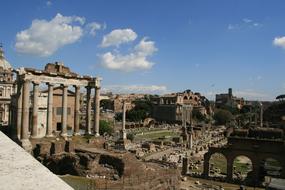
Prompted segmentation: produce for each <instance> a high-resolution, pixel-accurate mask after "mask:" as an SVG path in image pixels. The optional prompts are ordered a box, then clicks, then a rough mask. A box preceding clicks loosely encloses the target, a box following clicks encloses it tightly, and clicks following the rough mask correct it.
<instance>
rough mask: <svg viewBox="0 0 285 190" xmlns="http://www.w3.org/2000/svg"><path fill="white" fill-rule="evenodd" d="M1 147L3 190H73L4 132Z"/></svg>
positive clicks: (1, 180) (0, 182)
mask: <svg viewBox="0 0 285 190" xmlns="http://www.w3.org/2000/svg"><path fill="white" fill-rule="evenodd" d="M0 146H1V148H0V155H1V156H0V168H1V172H0V184H1V187H0V188H1V189H5V190H21V189H31V190H38V189H41V190H50V189H62V190H71V189H72V188H71V187H70V186H69V185H67V184H66V183H65V182H63V181H62V180H61V179H60V178H58V177H57V176H56V175H54V174H53V173H51V172H50V171H49V170H48V169H47V168H46V167H44V166H42V165H41V164H40V163H39V162H38V161H37V160H35V159H34V158H33V157H32V156H31V155H30V154H28V153H27V152H26V151H25V150H23V149H22V148H21V147H19V146H18V145H17V144H16V143H14V142H13V141H12V140H10V139H9V138H8V137H7V136H5V135H4V134H3V133H2V132H0Z"/></svg>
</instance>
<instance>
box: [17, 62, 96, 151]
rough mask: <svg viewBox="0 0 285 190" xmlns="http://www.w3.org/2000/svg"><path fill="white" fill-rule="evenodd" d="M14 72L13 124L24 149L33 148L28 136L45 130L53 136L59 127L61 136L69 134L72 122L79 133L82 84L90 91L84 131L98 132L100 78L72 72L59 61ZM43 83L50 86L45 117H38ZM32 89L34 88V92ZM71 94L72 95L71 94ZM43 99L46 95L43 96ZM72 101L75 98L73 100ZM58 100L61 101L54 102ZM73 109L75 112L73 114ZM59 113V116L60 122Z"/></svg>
mask: <svg viewBox="0 0 285 190" xmlns="http://www.w3.org/2000/svg"><path fill="white" fill-rule="evenodd" d="M15 72H16V74H17V80H16V83H17V93H16V94H14V95H13V103H12V109H11V113H12V116H11V117H12V120H11V126H14V130H13V131H14V132H15V133H14V134H15V137H16V138H17V139H19V140H20V142H21V143H22V144H21V145H22V146H23V147H24V148H25V149H27V150H28V149H29V148H30V143H29V138H41V137H42V136H43V133H44V136H45V137H53V136H54V135H55V134H56V133H54V131H58V130H60V132H59V134H60V136H62V137H66V136H67V127H68V124H69V123H71V125H72V126H71V127H70V128H71V129H72V130H73V131H72V134H73V135H79V125H80V91H81V89H83V88H86V93H87V94H86V96H87V99H86V101H87V108H86V124H85V128H86V129H85V132H86V133H87V134H94V135H95V136H99V113H100V100H99V97H100V87H101V86H100V80H101V78H98V77H94V78H93V77H90V76H80V75H78V74H76V73H73V72H71V71H70V69H69V68H68V67H66V66H64V64H63V63H59V62H56V63H49V64H47V65H46V66H45V69H44V70H36V69H31V68H20V69H17V70H15ZM40 86H41V87H43V86H47V88H48V90H47V97H46V106H47V109H46V120H43V119H40V118H39V117H41V116H40V115H39V113H40V110H41V107H40V105H41V104H40V102H41V101H40V97H41V96H40ZM30 89H32V91H31V92H30ZM70 89H74V94H73V93H70V91H69V90H70ZM92 89H95V91H94V94H95V95H94V101H93V102H94V114H93V117H94V122H93V124H92V126H91V119H92V118H91V109H92V105H91V91H92ZM58 94H59V95H58ZM71 94H72V98H68V97H69V95H71ZM30 97H31V98H30ZM41 99H45V98H43V97H42V98H41ZM59 99H60V100H59ZM70 101H72V104H71V102H70ZM56 102H58V104H57V105H54V103H56ZM70 106H71V107H72V109H71V107H70ZM68 108H70V109H68ZM71 112H73V113H72V114H71ZM69 115H71V116H72V118H73V121H72V122H69V120H70V117H69ZM43 117H44V116H43ZM54 117H56V118H54ZM57 117H60V121H59V122H58V118H57ZM54 119H56V122H54V121H55V120H54ZM40 121H44V123H43V124H40ZM39 124H40V125H39ZM55 125H56V126H55ZM42 126H46V130H44V132H42V131H41V130H39V128H41V127H42Z"/></svg>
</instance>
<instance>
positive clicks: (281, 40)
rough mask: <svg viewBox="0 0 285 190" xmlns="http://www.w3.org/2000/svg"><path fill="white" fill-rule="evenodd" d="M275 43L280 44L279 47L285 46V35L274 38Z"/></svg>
mask: <svg viewBox="0 0 285 190" xmlns="http://www.w3.org/2000/svg"><path fill="white" fill-rule="evenodd" d="M273 44H274V45H275V46H279V47H282V48H285V36H283V37H276V38H274V40H273Z"/></svg>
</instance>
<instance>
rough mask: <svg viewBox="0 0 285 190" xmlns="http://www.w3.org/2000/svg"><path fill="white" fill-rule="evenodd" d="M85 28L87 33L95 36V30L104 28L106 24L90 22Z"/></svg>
mask: <svg viewBox="0 0 285 190" xmlns="http://www.w3.org/2000/svg"><path fill="white" fill-rule="evenodd" d="M86 27H87V30H88V31H89V34H91V35H92V36H96V33H97V30H100V29H105V28H106V25H105V24H104V25H101V24H99V23H97V22H91V23H89V24H87V26H86Z"/></svg>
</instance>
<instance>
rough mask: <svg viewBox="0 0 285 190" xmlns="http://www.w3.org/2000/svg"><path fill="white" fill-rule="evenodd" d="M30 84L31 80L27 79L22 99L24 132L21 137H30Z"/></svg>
mask: <svg viewBox="0 0 285 190" xmlns="http://www.w3.org/2000/svg"><path fill="white" fill-rule="evenodd" d="M29 85H30V81H29V80H25V81H24V85H23V100H22V110H23V113H22V117H23V118H22V131H21V132H22V133H21V135H22V136H21V139H29V99H30V98H29V91H30V89H29Z"/></svg>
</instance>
